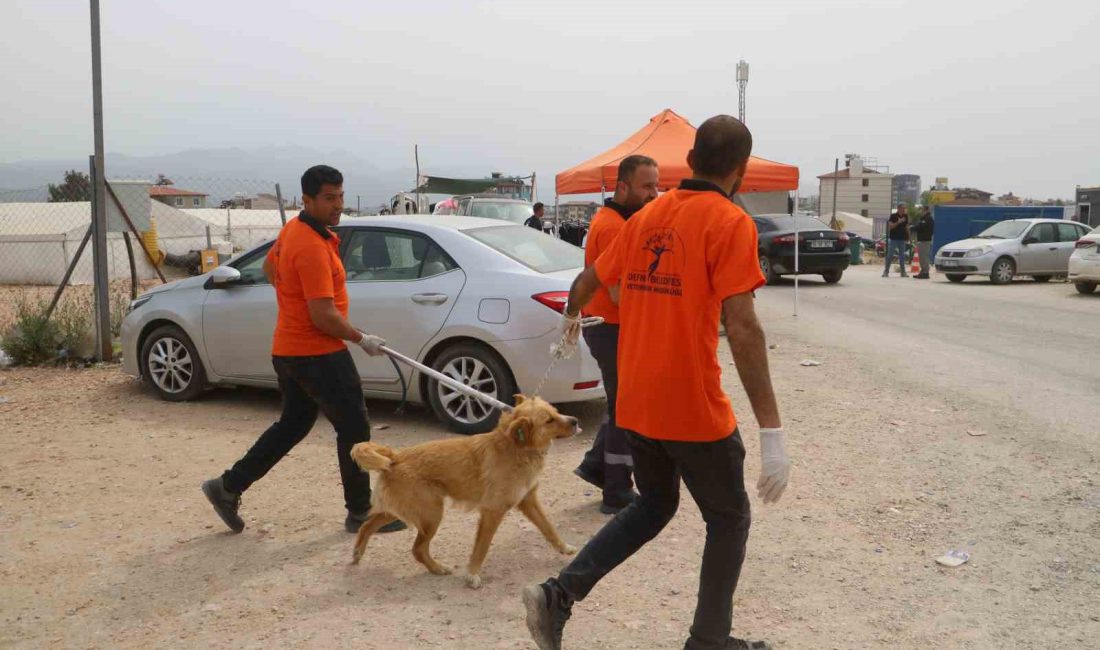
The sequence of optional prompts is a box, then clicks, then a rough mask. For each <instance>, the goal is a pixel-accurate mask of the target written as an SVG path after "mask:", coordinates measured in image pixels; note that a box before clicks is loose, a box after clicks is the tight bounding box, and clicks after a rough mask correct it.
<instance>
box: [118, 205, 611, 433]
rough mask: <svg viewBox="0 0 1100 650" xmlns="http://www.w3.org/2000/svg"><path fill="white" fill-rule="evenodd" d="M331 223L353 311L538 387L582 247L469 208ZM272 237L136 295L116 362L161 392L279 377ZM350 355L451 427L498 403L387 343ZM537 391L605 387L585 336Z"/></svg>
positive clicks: (366, 324) (440, 364) (473, 365)
mask: <svg viewBox="0 0 1100 650" xmlns="http://www.w3.org/2000/svg"><path fill="white" fill-rule="evenodd" d="M336 230H337V232H338V233H339V235H340V239H341V255H342V257H343V261H344V266H345V269H346V271H347V287H348V297H349V299H350V302H351V306H350V313H349V316H350V320H351V322H352V323H353V324H355V325H356V326H359V327H361V328H363V329H364V330H366V331H367V332H369V333H372V334H377V335H379V336H381V337H383V338H385V339H386V341H387V342H388V344H389V346H390V347H392V348H393V349H395V350H397V351H398V352H401V353H403V354H405V355H406V356H409V357H413V358H414V359H416V360H417V361H419V362H421V363H423V364H425V365H427V366H430V367H432V368H435V369H436V370H438V371H440V372H443V373H446V374H448V375H450V376H452V377H454V378H455V379H458V380H459V381H463V382H465V383H466V384H468V385H470V386H473V387H474V388H476V389H478V390H479V391H481V392H483V393H487V394H489V395H491V396H493V397H496V398H497V399H500V400H502V401H505V402H510V401H511V399H512V395H513V394H514V393H516V392H520V391H527V392H530V391H533V390H535V388H536V386H537V385H538V384H539V383H540V381H541V380H542V379H543V376H544V375H545V374H546V372H547V369H548V368H549V366H550V360H551V358H550V354H549V350H550V345H551V343H553V342H554V341H556V340H557V337H558V320H559V318H560V316H559V314H560V313H561V311H562V309H563V308H564V306H565V301H566V299H567V298H568V291H569V286H570V284H571V283H572V281H573V279H574V278H575V277H576V276H577V274H578V273H579V272H580V271H581V269H582V267H583V266H584V251H582V250H581V249H579V248H577V247H575V246H573V245H571V244H568V243H566V242H563V241H561V240H560V239H555V238H553V237H550V236H547V235H544V234H542V233H539V232H537V231H535V230H532V229H531V228H528V227H525V226H522V225H519V224H513V223H506V222H501V221H497V220H489V219H476V218H471V217H456V216H446V217H438V216H437V217H430V216H401V217H363V218H357V219H345V220H344V221H343V222H342V223H341V224H340V226H339V227H338V228H337V229H336ZM271 245H272V242H268V243H266V244H262V245H260V246H258V247H256V248H254V249H252V250H250V251H248V252H247V253H244V254H242V255H240V256H238V257H237V258H235V259H233V260H231V261H230V262H228V263H227V264H226V265H225V266H221V267H218V268H217V269H215V270H214V271H211V272H210V273H207V274H204V275H199V276H196V277H193V278H188V279H185V280H180V281H177V282H172V283H170V284H167V285H164V286H160V287H156V288H154V289H152V290H150V291H149V292H147V293H145V294H143V295H142V296H140V297H139V298H138V299H137V300H135V301H133V303H131V309H130V312H129V314H127V316H126V318H125V319H124V320H123V323H122V346H123V370H124V371H125V372H127V373H129V374H131V375H138V376H141V377H142V378H143V379H144V380H145V381H146V382H147V383H148V384H149V385H150V386H151V387H152V388H153V390H154V391H155V392H156V393H157V394H158V395H160V397H162V398H164V399H166V400H172V401H179V400H186V399H193V398H195V397H198V396H199V395H201V394H202V393H203V391H204V390H205V389H206V388H207V387H208V386H212V385H224V384H245V385H254V386H264V387H272V388H274V387H276V386H277V381H276V377H275V371H274V369H273V368H272V366H271V339H272V333H273V331H274V329H275V319H276V315H277V305H276V301H275V291H274V289H273V288H272V287H271V285H269V284H268V283H267V279H266V278H265V277H264V274H263V261H264V257H265V256H266V255H267V251H268V249H269V248H270V246H271ZM352 356H353V357H354V358H355V362H356V365H357V366H358V368H359V374H360V377H361V378H362V381H363V388H364V391H365V392H366V394H367V396H368V397H373V398H383V399H395V400H396V399H402V398H403V396H406V395H407V398H408V400H409V401H411V402H418V403H425V404H428V405H429V406H430V407H431V408H432V410H433V411H434V412H435V414H436V416H437V417H438V418H439V419H440V420H441V421H443V422H444V423H445V424H446V425H447V426H448V427H450V428H451V429H452V430H454V431H457V432H460V433H477V432H481V431H487V430H488V429H490V428H491V427H492V426H493V424H494V423H495V417H496V415H497V414H496V412H495V411H492V410H490V409H489V408H487V407H485V406H484V405H483V404H481V403H480V402H478V401H477V400H472V399H470V398H469V397H466V396H464V395H462V394H460V393H458V392H457V391H455V390H453V389H452V388H450V387H448V386H446V385H443V384H440V383H439V382H437V381H435V380H431V379H428V378H427V377H425V376H423V375H422V374H420V373H417V372H414V371H413V370H412V369H410V368H406V367H401V368H400V374H399V373H398V369H397V367H396V366H395V364H393V363H392V362H391V361H390V359H389V357H385V356H383V357H369V356H367V355H366V354H364V353H363V352H362V351H361V350H360V349H359V348H358V347H355V346H352ZM406 385H407V389H406ZM540 395H541V396H542V397H543V398H544V399H546V400H547V401H549V402H555V403H561V402H576V401H584V400H591V399H598V398H601V397H603V396H604V390H603V385H602V383H601V381H600V372H599V368H598V367H597V365H596V362H595V361H594V360H593V359H592V356H591V354H590V353H589V352H588V349H587V347H585V345H584V342H583V340H582V341H581V342H580V350H579V351H578V353H577V354H576V355H575V356H573V357H572V358H571V359H567V360H561V361H558V362H557V364H556V365H555V366H554V367H553V370H552V372H550V375H549V377H548V378H547V380H546V382H545V385H544V386H543V387H542V390H541V393H540Z"/></svg>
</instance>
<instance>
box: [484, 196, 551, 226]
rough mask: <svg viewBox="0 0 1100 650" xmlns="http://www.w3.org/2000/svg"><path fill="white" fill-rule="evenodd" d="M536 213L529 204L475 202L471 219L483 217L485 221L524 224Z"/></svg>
mask: <svg viewBox="0 0 1100 650" xmlns="http://www.w3.org/2000/svg"><path fill="white" fill-rule="evenodd" d="M534 213H535V211H534V210H533V209H532V208H531V205H530V204H528V203H505V202H498V201H474V203H473V205H471V206H470V216H471V217H483V218H485V219H501V220H503V221H511V222H513V223H519V224H522V223H524V222H526V221H527V219H528V218H529V217H530V216H531V215H532V214H534Z"/></svg>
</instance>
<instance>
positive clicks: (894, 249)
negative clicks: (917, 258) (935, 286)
mask: <svg viewBox="0 0 1100 650" xmlns="http://www.w3.org/2000/svg"><path fill="white" fill-rule="evenodd" d="M887 229H888V231H889V233H888V234H887V236H886V267H885V268H884V269H883V270H882V277H884V278H888V277H890V262H891V261H892V260H893V259H894V255H895V254H896V255H897V258H898V266H899V267H900V269H899V270H900V271H901V277H903V278H904V277H908V274H907V273H906V272H905V249H906V248H907V247H908V246H909V212H908V208H906V207H905V204H904V203H899V204H898V211H897V212H895V213H893V214H891V215H890V220H889V221H888V222H887Z"/></svg>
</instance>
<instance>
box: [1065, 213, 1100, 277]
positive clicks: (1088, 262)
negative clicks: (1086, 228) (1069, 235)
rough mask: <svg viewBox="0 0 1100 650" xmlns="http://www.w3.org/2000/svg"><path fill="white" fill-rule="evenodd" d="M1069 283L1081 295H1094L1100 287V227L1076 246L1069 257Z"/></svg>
mask: <svg viewBox="0 0 1100 650" xmlns="http://www.w3.org/2000/svg"><path fill="white" fill-rule="evenodd" d="M1069 281H1070V282H1072V283H1073V285H1074V286H1075V287H1077V291H1079V292H1080V293H1092V292H1093V291H1096V287H1097V286H1098V285H1100V226H1098V227H1096V228H1095V229H1093V231H1092V232H1090V233H1088V234H1087V235H1085V236H1084V237H1081V239H1078V240H1077V243H1076V244H1075V245H1074V249H1073V254H1072V255H1070V257H1069Z"/></svg>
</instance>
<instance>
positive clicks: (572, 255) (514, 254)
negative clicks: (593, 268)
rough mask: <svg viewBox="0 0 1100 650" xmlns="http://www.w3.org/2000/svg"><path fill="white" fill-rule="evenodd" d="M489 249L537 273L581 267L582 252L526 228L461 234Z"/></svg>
mask: <svg viewBox="0 0 1100 650" xmlns="http://www.w3.org/2000/svg"><path fill="white" fill-rule="evenodd" d="M463 232H464V233H465V234H467V235H469V236H470V237H473V238H474V239H476V240H478V241H479V242H481V243H483V244H485V245H486V246H488V247H489V248H492V249H493V250H495V251H497V252H500V253H503V254H504V255H507V256H508V257H510V258H512V259H514V260H515V261H517V262H519V263H520V264H523V265H524V266H526V267H527V268H530V269H532V270H534V271H538V272H539V273H554V272H556V271H564V270H566V269H575V268H579V267H582V266H584V250H583V249H580V248H577V247H576V246H574V245H573V244H570V243H568V242H564V241H562V240H560V239H558V238H556V237H551V236H549V235H544V234H542V233H541V232H539V231H537V230H535V229H534V228H528V227H526V226H493V227H490V228H473V229H471V230H465V231H463Z"/></svg>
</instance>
